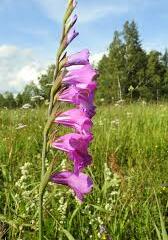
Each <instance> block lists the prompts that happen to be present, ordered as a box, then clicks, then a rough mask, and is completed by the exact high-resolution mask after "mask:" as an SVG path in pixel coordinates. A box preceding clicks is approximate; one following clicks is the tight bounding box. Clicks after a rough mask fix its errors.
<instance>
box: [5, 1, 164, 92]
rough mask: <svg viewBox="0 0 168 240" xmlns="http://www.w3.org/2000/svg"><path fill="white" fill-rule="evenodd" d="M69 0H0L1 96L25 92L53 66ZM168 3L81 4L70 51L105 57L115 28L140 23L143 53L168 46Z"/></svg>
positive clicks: (116, 2)
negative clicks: (84, 50) (76, 36)
mask: <svg viewBox="0 0 168 240" xmlns="http://www.w3.org/2000/svg"><path fill="white" fill-rule="evenodd" d="M66 3H67V0H0V92H4V91H12V92H13V93H17V92H19V91H22V90H23V88H24V86H25V85H26V84H27V83H29V82H30V81H32V80H33V81H34V82H35V83H38V76H39V75H40V74H42V73H44V72H45V70H46V69H47V66H48V65H50V64H52V63H54V61H55V55H56V49H57V47H58V42H59V36H60V32H61V21H62V16H63V13H64V10H65V7H66ZM167 9H168V1H167V0H78V5H77V8H76V10H75V12H76V13H77V14H78V22H77V24H76V30H77V31H78V32H79V37H78V38H77V39H75V40H74V41H73V43H72V44H71V46H70V47H69V49H68V53H69V54H70V53H73V52H76V51H80V50H82V49H84V48H89V50H90V52H91V61H98V60H99V59H100V58H101V56H102V55H103V54H104V53H106V51H107V48H108V46H109V44H110V42H111V41H112V38H113V33H114V31H115V30H119V31H120V30H121V29H122V26H123V24H124V22H125V21H126V20H130V21H131V20H135V21H136V23H137V25H138V29H139V32H140V38H141V40H142V44H143V47H144V49H146V50H147V51H150V50H152V49H156V50H159V51H164V49H165V48H166V47H168V28H167V22H168V14H167Z"/></svg>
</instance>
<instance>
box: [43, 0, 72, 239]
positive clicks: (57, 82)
mask: <svg viewBox="0 0 168 240" xmlns="http://www.w3.org/2000/svg"><path fill="white" fill-rule="evenodd" d="M72 3H73V1H72V0H70V1H69V4H68V7H67V10H66V12H65V16H64V22H63V30H62V36H61V41H60V47H59V49H58V53H57V57H56V64H55V71H54V75H53V86H52V88H51V93H50V103H49V107H48V120H47V123H46V126H45V128H44V132H43V148H42V170H41V183H40V189H39V240H43V196H44V193H45V189H46V186H47V184H48V181H49V179H50V175H51V173H52V169H53V167H54V164H55V159H54V160H52V162H51V163H50V165H49V167H48V169H47V171H46V173H45V158H46V153H47V142H48V134H49V130H50V128H51V125H52V122H53V120H54V118H55V116H56V110H57V105H58V104H57V103H56V102H55V99H54V97H55V96H56V94H57V92H58V91H59V88H60V86H61V81H62V77H63V73H61V74H60V75H59V73H60V71H61V69H62V68H63V65H62V64H61V61H62V60H63V59H61V55H62V53H63V52H64V51H65V49H66V47H67V44H66V34H67V33H68V31H69V28H68V30H67V31H66V30H65V29H66V22H67V20H68V18H69V17H70V15H71V14H72V12H73V5H72ZM64 57H66V54H65V55H64ZM64 57H63V58H64Z"/></svg>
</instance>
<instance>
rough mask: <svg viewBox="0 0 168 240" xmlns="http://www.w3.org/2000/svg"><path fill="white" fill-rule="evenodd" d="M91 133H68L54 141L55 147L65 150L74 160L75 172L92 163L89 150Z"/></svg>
mask: <svg viewBox="0 0 168 240" xmlns="http://www.w3.org/2000/svg"><path fill="white" fill-rule="evenodd" d="M91 139H92V136H91V135H86V136H85V135H81V134H77V133H70V134H66V135H64V136H62V137H60V138H58V139H57V140H56V141H55V142H53V147H54V148H57V149H60V150H62V151H65V152H66V153H67V154H68V157H69V158H70V160H72V161H73V162H74V172H75V173H79V171H81V170H82V169H83V168H84V167H86V166H88V165H89V164H91V160H92V158H91V156H90V155H89V154H88V152H87V148H88V145H89V141H91Z"/></svg>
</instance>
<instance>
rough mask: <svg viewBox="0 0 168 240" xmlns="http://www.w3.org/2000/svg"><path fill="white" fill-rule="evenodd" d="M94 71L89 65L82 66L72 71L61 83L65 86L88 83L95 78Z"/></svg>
mask: <svg viewBox="0 0 168 240" xmlns="http://www.w3.org/2000/svg"><path fill="white" fill-rule="evenodd" d="M96 75H97V73H96V71H95V70H94V69H93V68H92V66H91V65H90V64H87V65H84V66H83V67H81V68H78V69H72V70H70V71H68V73H67V74H66V75H65V77H64V78H63V80H62V82H63V83H66V84H73V85H74V84H77V83H86V84H88V83H90V82H91V81H92V80H93V79H94V78H95V76H96Z"/></svg>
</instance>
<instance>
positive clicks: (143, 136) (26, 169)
mask: <svg viewBox="0 0 168 240" xmlns="http://www.w3.org/2000/svg"><path fill="white" fill-rule="evenodd" d="M46 112H47V110H46V108H43V107H41V108H37V109H28V110H24V109H19V110H5V109H4V110H0V139H1V141H0V162H1V164H0V239H9V240H29V239H32V240H36V239H38V188H39V182H40V172H41V149H42V142H43V139H42V132H43V127H44V124H45V121H46ZM93 121H94V127H93V133H94V141H93V142H92V144H91V146H90V152H91V154H92V156H93V164H92V165H91V166H90V167H88V168H87V170H86V171H87V173H88V174H89V175H90V176H91V177H92V178H93V180H94V188H93V191H92V193H91V194H90V195H88V196H87V197H86V198H85V201H84V203H83V204H79V203H78V202H77V200H76V199H75V198H74V196H73V193H72V192H71V191H70V190H69V189H68V188H66V187H64V186H59V185H54V184H52V183H50V184H49V186H48V187H47V191H46V193H45V197H44V219H45V229H44V235H45V239H48V240H54V239H58V240H61V239H62V240H64V239H65V240H66V239H70V240H73V239H75V240H89V239H93V240H98V239H102V240H103V239H104V240H106V239H107V240H157V239H158V240H167V239H168V236H167V233H166V230H168V105H166V104H157V105H154V104H153V105H148V104H147V105H146V104H145V105H144V104H142V103H137V104H130V105H109V106H102V107H98V108H97V115H96V116H95V117H94V120H93ZM60 131H62V130H61V129H60ZM55 155H56V157H57V159H58V160H57V167H56V169H55V170H56V171H59V170H60V169H66V168H67V169H68V168H70V167H71V163H70V161H67V160H66V156H65V155H64V154H63V153H60V152H58V151H55V150H51V151H50V152H49V154H48V159H46V162H47V163H49V162H50V161H51V159H52V157H53V156H55Z"/></svg>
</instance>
